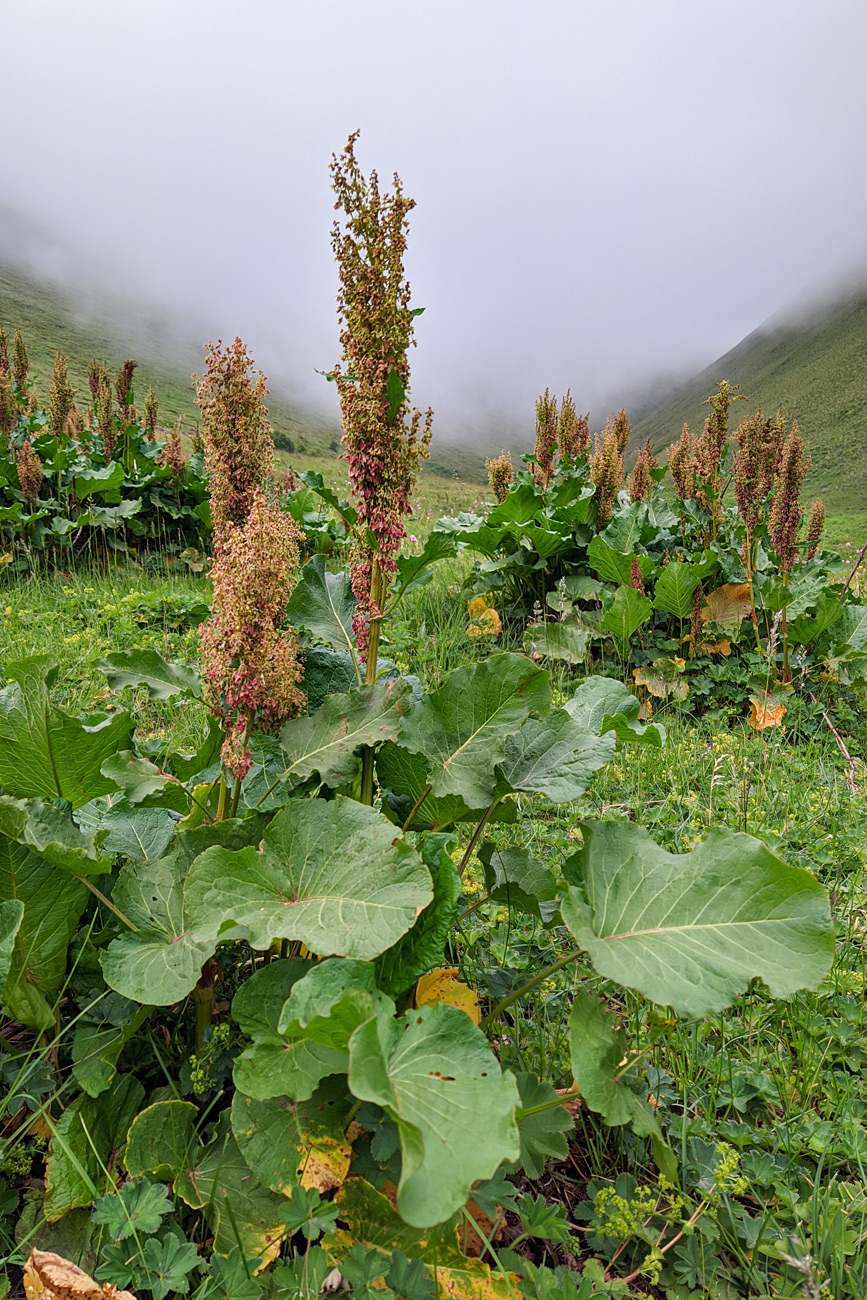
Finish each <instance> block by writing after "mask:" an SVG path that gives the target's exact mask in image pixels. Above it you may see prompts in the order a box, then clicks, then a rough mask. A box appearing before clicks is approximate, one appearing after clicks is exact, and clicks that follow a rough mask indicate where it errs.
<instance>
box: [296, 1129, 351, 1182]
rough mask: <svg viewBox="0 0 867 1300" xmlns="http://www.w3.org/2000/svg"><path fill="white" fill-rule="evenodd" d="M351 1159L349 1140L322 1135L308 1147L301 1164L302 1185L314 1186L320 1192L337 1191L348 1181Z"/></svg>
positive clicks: (299, 1171) (299, 1170)
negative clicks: (338, 1139)
mask: <svg viewBox="0 0 867 1300" xmlns="http://www.w3.org/2000/svg"><path fill="white" fill-rule="evenodd" d="M351 1160H352V1146H351V1145H350V1143H349V1142H341V1141H337V1140H336V1139H335V1138H330V1137H326V1136H325V1135H320V1136H319V1137H317V1138H316V1139H315V1141H313V1142H312V1143H311V1144H310V1146H309V1147H308V1148H307V1150H306V1152H305V1154H304V1158H303V1160H302V1162H301V1164H300V1165H299V1169H298V1173H299V1178H300V1182H301V1186H302V1187H312V1188H313V1189H314V1190H315V1191H317V1192H320V1193H325V1192H333V1191H335V1189H336V1188H338V1187H342V1186H343V1184H344V1182H345V1181H346V1175H347V1174H348V1173H349V1165H350V1162H351Z"/></svg>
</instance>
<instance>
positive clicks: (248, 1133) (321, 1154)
mask: <svg viewBox="0 0 867 1300" xmlns="http://www.w3.org/2000/svg"><path fill="white" fill-rule="evenodd" d="M351 1100H352V1099H351V1098H350V1097H349V1096H348V1092H347V1086H346V1078H345V1076H339V1077H337V1078H335V1079H331V1080H328V1081H326V1082H325V1083H323V1084H322V1085H321V1086H320V1087H319V1088H317V1090H316V1092H315V1093H314V1094H313V1096H312V1097H310V1098H308V1099H307V1100H306V1101H303V1102H296V1101H290V1100H289V1098H288V1097H272V1098H269V1099H268V1100H265V1101H257V1100H256V1099H255V1098H253V1097H246V1096H245V1095H244V1094H243V1093H242V1092H236V1093H235V1096H234V1099H233V1101H232V1131H233V1133H234V1135H235V1141H236V1142H237V1143H238V1147H239V1148H240V1151H241V1154H242V1155H243V1157H244V1159H245V1160H246V1162H247V1164H248V1165H249V1166H250V1168H251V1169H252V1171H253V1173H254V1174H255V1175H256V1177H257V1178H258V1179H259V1181H260V1182H261V1183H263V1184H264V1185H265V1187H269V1188H270V1189H271V1191H273V1192H280V1193H281V1194H282V1195H284V1196H287V1195H291V1192H292V1188H293V1187H297V1186H298V1184H299V1183H300V1184H301V1186H302V1187H314V1188H315V1189H316V1191H318V1192H329V1191H333V1190H334V1189H335V1188H336V1187H339V1186H340V1185H341V1183H342V1182H343V1180H344V1179H345V1177H346V1175H347V1173H348V1171H349V1162H350V1160H351V1158H352V1147H351V1146H350V1144H349V1143H348V1142H347V1140H346V1138H345V1136H344V1129H345V1128H346V1123H347V1116H348V1113H349V1106H350V1102H351Z"/></svg>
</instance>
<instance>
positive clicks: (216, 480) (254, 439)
mask: <svg viewBox="0 0 867 1300" xmlns="http://www.w3.org/2000/svg"><path fill="white" fill-rule="evenodd" d="M193 378H194V379H195V378H196V376H195V375H194V376H193ZM267 392H268V389H267V388H266V387H265V376H264V375H263V374H262V372H261V370H259V371H255V370H254V362H253V358H252V357H251V356H250V354H249V353H248V351H247V349H246V347H245V346H244V344H243V343H242V342H241V340H240V339H239V338H236V339H235V341H234V343H232V344H229V345H227V346H226V347H225V348H224V347H223V343H222V340H220V339H218V340H217V344H216V346H214V344H213V343H209V344H208V349H207V357H206V360H205V373H204V376H203V377H202V379H201V380H200V381H199V384H198V387H197V389H196V401H197V402H198V405H199V407H200V408H201V411H202V427H203V431H204V443H205V462H206V464H207V467H208V474H209V490H210V494H211V518H212V519H213V524H214V549H215V551H216V550H217V548H218V547H219V543H220V538H221V536H222V533H223V531H224V529H225V528H226V526H227V525H228V524H229V523H232V524H235V525H236V527H240V526H241V525H243V524H244V523H245V522H246V519H247V516H248V514H249V513H250V507H251V505H252V501H253V494H254V493H255V492H256V490H257V488H259V487H260V486H261V484H262V483H264V482H265V479H266V478H267V476H268V474H270V472H271V464H272V461H273V458H274V443H273V441H272V438H271V425H270V423H269V421H268V408H267V406H266V405H265V396H266V394H267Z"/></svg>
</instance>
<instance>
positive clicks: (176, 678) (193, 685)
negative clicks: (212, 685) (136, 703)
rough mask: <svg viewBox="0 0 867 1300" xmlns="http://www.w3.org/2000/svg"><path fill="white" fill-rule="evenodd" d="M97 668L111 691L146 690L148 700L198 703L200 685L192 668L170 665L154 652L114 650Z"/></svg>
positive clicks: (98, 660) (98, 663) (197, 676)
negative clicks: (178, 697)
mask: <svg viewBox="0 0 867 1300" xmlns="http://www.w3.org/2000/svg"><path fill="white" fill-rule="evenodd" d="M96 666H97V668H99V669H100V670H101V671H102V672H104V673H105V675H106V677H107V678H108V684H109V686H110V687H111V689H112V690H113V691H122V690H123V689H124V687H125V686H146V687H147V692H148V699H149V700H170V699H171V698H172V696H173V695H189V696H191V697H192V698H194V699H197V698H198V697H199V696H200V695H201V693H202V683H201V680H200V678H199V674H198V673H197V672H196V670H195V668H188V667H187V666H186V664H172V663H169V662H168V661H167V660H166V659H164V658H163V657H162V655H161V654H159V653H158V651H156V650H116V651H114V652H113V653H112V654H110V655H106V656H105V658H104V659H97V661H96Z"/></svg>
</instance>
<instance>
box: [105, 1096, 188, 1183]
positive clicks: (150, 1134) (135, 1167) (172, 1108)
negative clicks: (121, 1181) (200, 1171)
mask: <svg viewBox="0 0 867 1300" xmlns="http://www.w3.org/2000/svg"><path fill="white" fill-rule="evenodd" d="M196 1115H197V1111H196V1107H195V1106H194V1105H193V1103H192V1102H191V1101H158V1102H155V1103H154V1104H153V1105H152V1106H148V1107H147V1108H146V1109H145V1110H143V1111H141V1112H140V1113H139V1114H138V1115H136V1117H135V1119H134V1120H133V1122H132V1124H131V1126H130V1130H129V1135H128V1139H127V1147H126V1153H125V1155H124V1161H123V1162H124V1164H125V1165H126V1168H127V1170H128V1172H129V1173H131V1174H132V1176H133V1177H134V1178H139V1177H140V1176H141V1175H142V1174H152V1175H153V1177H154V1178H161V1179H164V1180H166V1181H169V1182H170V1181H172V1180H173V1179H175V1178H177V1176H178V1174H179V1173H180V1172H181V1170H182V1169H184V1168H185V1167H186V1166H187V1165H188V1164H189V1163H190V1160H191V1158H192V1153H193V1152H194V1151H195V1149H196V1147H197V1145H198V1139H197V1138H196Z"/></svg>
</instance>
